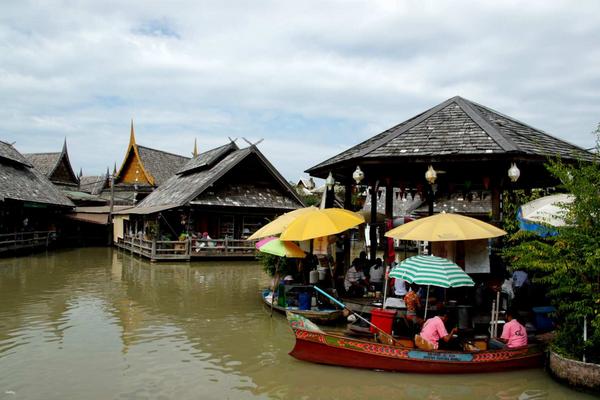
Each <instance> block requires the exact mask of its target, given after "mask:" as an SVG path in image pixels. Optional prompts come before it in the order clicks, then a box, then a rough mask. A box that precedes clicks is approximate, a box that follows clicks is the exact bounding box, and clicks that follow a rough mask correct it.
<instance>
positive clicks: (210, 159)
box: [177, 142, 238, 174]
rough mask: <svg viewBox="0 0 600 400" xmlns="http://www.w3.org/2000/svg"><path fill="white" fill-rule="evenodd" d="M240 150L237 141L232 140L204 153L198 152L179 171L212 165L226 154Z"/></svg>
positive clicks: (185, 171) (188, 170) (179, 172)
mask: <svg viewBox="0 0 600 400" xmlns="http://www.w3.org/2000/svg"><path fill="white" fill-rule="evenodd" d="M235 150H238V147H237V145H236V144H235V143H233V142H231V143H228V144H226V145H224V146H220V147H217V148H214V149H211V150H209V151H206V152H204V153H200V154H198V155H197V156H196V157H194V158H192V159H191V160H189V161H188V162H187V163H185V164H184V165H183V166H182V167H181V169H180V170H179V171H177V173H178V174H183V173H187V172H190V171H193V170H196V169H202V168H209V167H212V166H213V165H214V164H215V163H216V162H218V161H219V160H221V159H222V158H223V157H224V156H225V155H227V154H229V153H231V152H232V151H235Z"/></svg>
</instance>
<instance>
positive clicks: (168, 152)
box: [135, 143, 190, 160]
mask: <svg viewBox="0 0 600 400" xmlns="http://www.w3.org/2000/svg"><path fill="white" fill-rule="evenodd" d="M135 146H137V147H142V148H144V149H148V150H152V151H156V152H158V153H163V154H170V155H172V156H177V157H181V158H187V159H188V160H189V159H190V158H189V157H186V156H182V155H181V154H175V153H171V152H170V151H164V150H159V149H155V148H153V147H148V146H143V145H141V144H137V143H136V144H135Z"/></svg>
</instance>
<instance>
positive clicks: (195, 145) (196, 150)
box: [192, 138, 198, 157]
mask: <svg viewBox="0 0 600 400" xmlns="http://www.w3.org/2000/svg"><path fill="white" fill-rule="evenodd" d="M192 156H193V157H198V145H197V144H196V138H194V151H193V152H192Z"/></svg>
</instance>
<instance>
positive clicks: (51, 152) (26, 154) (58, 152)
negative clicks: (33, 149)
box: [21, 151, 62, 156]
mask: <svg viewBox="0 0 600 400" xmlns="http://www.w3.org/2000/svg"><path fill="white" fill-rule="evenodd" d="M61 153H62V151H48V152H45V153H21V154H23V155H24V156H33V155H40V156H41V155H48V154H61Z"/></svg>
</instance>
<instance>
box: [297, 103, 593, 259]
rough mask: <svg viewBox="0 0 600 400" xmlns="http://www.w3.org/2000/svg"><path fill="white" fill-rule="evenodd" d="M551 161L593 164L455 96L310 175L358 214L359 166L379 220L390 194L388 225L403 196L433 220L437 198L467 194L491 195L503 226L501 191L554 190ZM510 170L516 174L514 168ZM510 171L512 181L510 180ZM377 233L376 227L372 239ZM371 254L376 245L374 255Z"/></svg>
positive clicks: (571, 148)
mask: <svg viewBox="0 0 600 400" xmlns="http://www.w3.org/2000/svg"><path fill="white" fill-rule="evenodd" d="M552 157H560V158H562V159H563V160H565V161H575V160H591V159H592V154H591V153H589V152H588V151H586V150H584V149H582V148H579V147H577V146H575V145H572V144H570V143H568V142H566V141H564V140H561V139H558V138H556V137H553V136H551V135H549V134H547V133H545V132H543V131H541V130H539V129H536V128H533V127H531V126H530V125H527V124H525V123H523V122H520V121H518V120H516V119H514V118H511V117H509V116H507V115H504V114H502V113H500V112H498V111H495V110H493V109H491V108H489V107H486V106H483V105H481V104H477V103H475V102H472V101H469V100H467V99H464V98H462V97H458V96H457V97H453V98H451V99H448V100H446V101H444V102H442V103H440V104H438V105H437V106H435V107H433V108H430V109H429V110H427V111H424V112H423V113H421V114H419V115H416V116H414V117H413V118H410V119H408V120H406V121H404V122H402V123H400V124H398V125H396V126H393V127H392V128H390V129H387V130H386V131H384V132H381V133H380V134H378V135H375V136H373V137H372V138H370V139H368V140H366V141H364V142H362V143H359V144H357V145H356V146H353V147H351V148H349V149H348V150H346V151H343V152H341V153H339V154H337V155H335V156H333V157H331V158H329V159H327V160H325V161H323V162H321V163H319V164H317V165H315V166H313V167H311V168H309V169H308V170H307V171H306V172H308V173H309V174H310V175H312V176H315V177H319V178H325V177H326V176H327V175H328V174H329V173H330V172H331V173H332V174H333V176H334V177H335V180H336V181H337V182H340V183H342V184H343V185H344V186H345V187H346V198H345V207H346V208H353V207H354V204H353V202H354V200H355V199H353V196H352V193H356V192H357V191H356V188H355V186H356V184H355V182H354V179H353V174H354V173H355V170H356V169H357V167H359V168H360V169H361V170H362V171H363V172H364V180H363V181H361V182H360V184H361V185H367V186H368V187H369V193H370V196H371V197H370V200H371V202H370V204H371V207H372V211H373V212H372V215H376V213H375V211H376V210H377V202H378V195H377V194H378V193H379V188H380V187H385V188H389V190H386V191H385V193H386V195H385V198H383V199H381V200H382V201H384V202H385V213H386V216H387V217H388V218H390V219H391V218H392V217H393V204H394V201H397V199H398V197H399V198H400V199H401V198H402V197H403V196H409V195H410V196H411V198H412V197H414V196H419V197H420V198H422V199H424V200H427V201H428V203H429V207H428V209H429V210H428V211H429V212H428V213H429V214H432V213H433V211H434V210H433V203H434V198H435V197H436V196H446V197H448V196H450V197H451V196H452V195H453V194H462V195H464V196H466V197H467V198H469V197H470V196H476V195H477V196H480V194H481V193H487V194H489V199H490V201H491V216H490V220H491V221H492V222H493V223H499V221H500V219H501V210H502V207H501V204H502V192H503V191H504V190H511V189H516V188H546V187H551V186H554V185H556V183H557V182H556V181H555V180H554V179H553V178H552V177H551V176H550V174H549V173H548V172H547V170H546V168H545V166H544V164H545V163H546V162H547V161H548V160H549V159H550V158H552ZM513 165H514V167H515V168H512V169H511V167H512V166H513ZM430 166H431V168H432V170H433V171H434V172H435V175H437V176H436V179H435V183H434V184H429V183H428V181H427V180H426V178H425V173H426V172H427V171H428V169H429V167H430ZM509 169H511V172H510V173H511V175H512V179H509V176H508V171H509ZM430 174H431V173H430ZM515 177H516V178H517V179H516V181H514V182H513V179H514V178H515ZM353 188H354V192H353V190H352V189H353ZM394 188H396V189H397V190H396V192H394V190H393V189H394ZM394 193H399V196H394ZM457 212H458V211H457ZM371 222H372V223H375V221H371ZM374 231H375V230H374V229H371V232H373V234H374ZM372 239H375V237H372ZM374 256H375V248H374V247H373V248H372V249H371V257H373V258H374ZM347 261H348V260H347Z"/></svg>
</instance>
